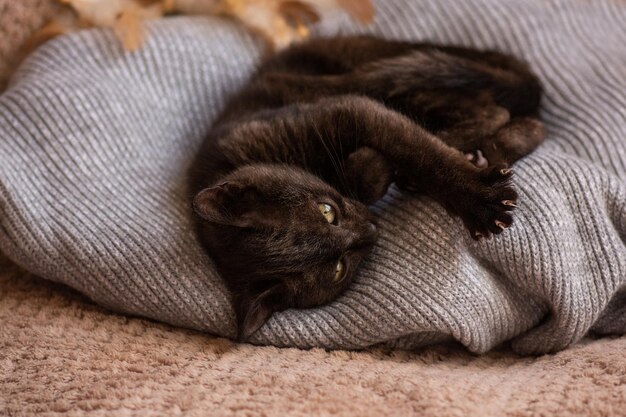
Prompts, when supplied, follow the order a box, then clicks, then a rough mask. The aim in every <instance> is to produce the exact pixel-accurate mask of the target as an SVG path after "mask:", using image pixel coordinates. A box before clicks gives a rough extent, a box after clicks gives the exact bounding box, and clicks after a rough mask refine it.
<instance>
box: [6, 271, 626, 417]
mask: <svg viewBox="0 0 626 417" xmlns="http://www.w3.org/2000/svg"><path fill="white" fill-rule="evenodd" d="M0 268H2V271H3V273H2V275H1V277H0V415H1V416H46V415H67V416H74V415H75V416H78V415H93V416H100V415H102V416H104V415H138V416H174V415H189V416H317V415H320V416H326V415H337V416H409V415H416V416H433V417H435V416H437V417H441V416H464V417H465V416H480V417H488V416H625V415H626V355H625V353H626V337H622V338H618V339H602V340H596V341H592V342H587V343H585V344H581V345H578V346H575V347H573V348H571V349H569V350H566V351H564V352H561V353H559V354H556V355H550V356H543V357H539V358H520V357H516V356H514V355H512V354H510V353H506V352H498V353H492V354H489V355H486V356H482V357H477V356H473V355H470V354H468V353H466V352H464V351H463V350H462V349H460V348H456V347H449V346H448V347H441V346H440V347H436V348H432V349H427V350H424V351H421V352H416V353H409V352H400V351H397V352H389V351H381V350H371V351H366V352H344V351H339V352H326V351H324V350H321V349H315V350H310V351H300V350H297V349H276V348H269V347H254V346H250V345H237V344H234V343H231V342H229V341H227V340H224V339H215V338H211V337H208V336H206V335H203V334H198V333H194V332H191V331H186V330H181V329H175V328H172V327H168V326H165V325H162V324H157V323H153V322H150V321H146V320H140V319H134V318H128V317H123V316H120V315H116V314H111V313H107V312H106V311H103V310H102V309H100V308H99V307H96V306H94V305H92V304H91V303H89V302H88V301H87V300H85V299H84V298H83V297H81V296H80V295H78V294H76V293H74V292H73V291H71V290H69V289H67V288H64V287H61V286H58V285H55V284H51V283H48V282H45V281H42V280H40V279H37V278H34V277H32V276H28V274H25V273H23V272H21V271H19V270H18V269H17V268H16V267H13V266H11V265H10V264H9V263H8V262H6V261H4V262H2V264H1V266H0Z"/></svg>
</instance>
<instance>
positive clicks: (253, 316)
mask: <svg viewBox="0 0 626 417" xmlns="http://www.w3.org/2000/svg"><path fill="white" fill-rule="evenodd" d="M281 288H282V285H281V284H275V285H273V286H272V287H271V288H269V289H266V290H264V291H263V292H261V293H259V294H255V295H252V296H249V295H242V296H240V297H239V300H237V305H236V308H237V323H238V335H237V337H238V339H239V340H240V341H245V340H248V338H250V336H252V334H254V333H255V332H256V331H257V330H259V328H260V327H261V326H263V325H264V324H265V322H266V321H267V320H268V319H269V318H270V316H271V315H272V314H273V313H274V312H275V311H278V310H279V309H280V305H281V304H282V302H281V300H280V295H281Z"/></svg>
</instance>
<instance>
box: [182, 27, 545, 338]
mask: <svg viewBox="0 0 626 417" xmlns="http://www.w3.org/2000/svg"><path fill="white" fill-rule="evenodd" d="M540 97H541V87H540V85H539V82H538V81H537V78H536V77H535V76H534V75H533V74H532V73H531V72H530V70H529V69H528V67H527V66H526V65H525V64H523V63H521V62H520V61H517V60H516V59H514V58H512V57H509V56H506V55H502V54H498V53H494V52H480V51H475V50H470V49H463V48H457V47H443V46H434V45H428V44H414V43H407V42H394V41H385V40H380V39H376V38H372V37H353V38H335V39H326V40H314V41H311V42H309V43H307V44H304V45H300V46H296V47H293V48H291V49H289V50H287V51H285V52H283V53H281V54H279V55H277V56H275V57H273V58H271V59H270V60H268V61H267V62H265V63H264V64H263V65H262V66H261V68H260V69H259V71H258V72H257V74H256V75H255V76H254V77H253V78H252V80H251V81H250V83H249V84H248V85H247V87H245V88H244V89H243V91H241V92H240V93H239V94H238V95H237V96H236V97H235V98H234V99H233V100H231V101H230V103H229V105H228V106H227V107H226V109H225V110H224V112H223V113H222V115H221V117H220V118H219V119H218V120H217V122H216V123H215V126H214V128H213V129H212V131H211V133H210V135H209V137H208V138H207V139H206V141H205V142H204V145H203V147H202V149H201V150H200V152H199V154H198V157H197V160H196V162H195V164H194V167H193V169H192V175H191V182H192V190H193V192H194V195H195V198H194V209H195V211H196V213H198V215H199V221H198V228H199V234H200V237H201V240H202V242H203V243H204V245H205V246H206V248H207V250H208V252H209V254H210V255H211V257H212V259H213V260H214V262H215V264H216V266H217V268H218V270H219V272H220V274H221V275H222V277H223V278H224V280H225V282H226V283H227V285H228V287H229V289H230V291H231V292H232V296H233V301H234V304H235V307H236V311H237V317H238V322H239V335H240V338H247V337H248V336H250V335H251V334H252V333H253V332H254V331H256V330H257V329H258V328H259V327H260V326H261V325H262V324H263V323H264V322H265V321H266V320H267V318H268V317H269V316H270V315H271V314H272V313H273V312H274V311H278V310H282V309H286V308H289V307H298V308H307V307H313V306H317V305H320V304H324V303H327V302H329V301H331V300H333V299H335V298H336V297H337V296H338V295H339V294H340V293H341V292H342V291H344V290H345V289H346V288H347V286H348V285H349V284H350V282H351V280H352V278H353V277H354V274H355V271H356V269H357V266H358V264H359V263H360V261H361V260H362V259H363V257H364V256H365V255H366V254H367V252H368V250H369V249H370V248H371V246H372V245H373V244H374V242H375V240H376V228H375V226H374V224H373V219H372V217H371V215H370V213H369V212H368V209H367V207H366V206H367V205H368V204H371V203H372V202H374V201H376V200H378V199H380V198H381V197H382V196H383V195H384V193H385V192H386V190H387V188H388V186H389V185H390V184H391V183H392V182H393V181H395V182H396V183H398V185H400V186H404V187H406V188H409V189H412V190H416V191H419V192H422V193H425V194H427V195H429V196H430V197H432V198H434V199H435V200H437V201H439V202H440V203H441V204H443V205H444V207H446V208H447V209H448V210H449V211H450V212H451V213H453V214H455V215H458V216H460V217H461V219H463V221H464V223H465V225H466V226H467V228H468V229H469V231H470V233H471V235H472V237H474V238H477V239H478V238H482V237H489V236H490V234H492V233H500V232H502V230H503V229H505V228H506V227H508V226H509V225H510V224H511V222H512V221H513V219H512V217H511V213H510V212H511V210H512V209H513V207H514V204H515V201H516V199H517V194H516V192H515V190H514V189H513V188H512V187H511V184H510V176H511V170H510V169H509V168H508V165H510V164H512V163H513V162H515V161H516V160H517V159H519V158H521V157H522V156H524V155H526V154H528V153H529V152H531V151H532V150H533V149H534V148H535V147H537V146H538V145H539V143H540V142H541V141H542V139H543V129H542V125H541V123H540V122H539V121H538V120H537V119H536V117H537V111H538V107H539V101H540ZM478 150H480V151H481V152H477V151H478ZM481 153H482V155H481ZM485 158H486V159H485ZM471 161H473V162H474V164H473V163H472V162H471ZM486 161H488V162H489V166H486V165H487V164H486ZM477 165H478V166H477ZM318 203H328V204H331V205H332V206H334V207H335V208H336V210H337V211H338V223H337V224H336V225H332V224H328V222H327V221H326V220H325V219H324V217H323V216H322V215H321V213H320V212H319V210H318V208H317V204H318ZM340 258H343V259H345V263H346V266H347V269H348V271H347V273H346V277H345V278H344V279H343V280H342V281H340V282H338V283H336V282H333V277H334V272H335V266H336V264H337V261H338V259H340Z"/></svg>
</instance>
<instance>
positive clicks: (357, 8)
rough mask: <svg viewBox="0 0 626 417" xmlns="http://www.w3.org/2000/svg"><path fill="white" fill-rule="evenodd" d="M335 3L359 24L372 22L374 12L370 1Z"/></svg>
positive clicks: (350, 0) (344, 0)
mask: <svg viewBox="0 0 626 417" xmlns="http://www.w3.org/2000/svg"><path fill="white" fill-rule="evenodd" d="M337 3H338V4H339V7H341V8H342V9H344V10H345V11H346V12H347V13H348V14H349V15H350V16H351V17H352V18H353V19H355V20H357V21H359V22H361V23H371V22H372V21H373V20H374V14H375V10H374V5H373V4H372V1H371V0H337Z"/></svg>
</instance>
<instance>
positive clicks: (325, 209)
mask: <svg viewBox="0 0 626 417" xmlns="http://www.w3.org/2000/svg"><path fill="white" fill-rule="evenodd" d="M317 207H318V208H319V209H320V212H321V213H322V216H324V218H325V219H326V221H327V222H328V223H330V224H334V223H335V209H334V208H333V206H331V205H330V204H326V203H319V204H318V205H317Z"/></svg>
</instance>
